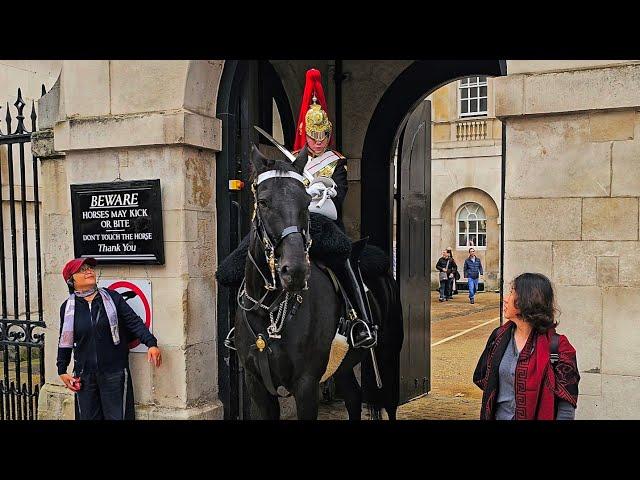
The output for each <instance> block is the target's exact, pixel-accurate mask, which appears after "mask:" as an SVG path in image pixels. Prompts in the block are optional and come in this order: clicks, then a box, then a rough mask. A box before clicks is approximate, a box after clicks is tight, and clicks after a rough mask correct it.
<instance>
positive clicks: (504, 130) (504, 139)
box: [500, 119, 507, 325]
mask: <svg viewBox="0 0 640 480" xmlns="http://www.w3.org/2000/svg"><path fill="white" fill-rule="evenodd" d="M506 168H507V123H506V119H505V121H503V122H502V169H501V170H502V176H501V177H502V178H501V193H502V195H501V197H502V198H501V199H500V325H502V323H503V322H504V318H503V313H502V298H503V296H504V197H505V185H506V177H507V172H506Z"/></svg>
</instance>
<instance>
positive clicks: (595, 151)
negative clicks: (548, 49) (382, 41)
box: [495, 61, 640, 419]
mask: <svg viewBox="0 0 640 480" xmlns="http://www.w3.org/2000/svg"><path fill="white" fill-rule="evenodd" d="M508 71H509V75H508V76H507V77H502V78H498V79H495V88H496V116H497V117H499V118H500V119H501V120H502V121H503V122H504V125H505V128H506V129H507V130H506V138H507V145H506V199H505V211H504V212H503V216H504V221H505V231H504V235H505V238H504V240H505V258H504V262H505V264H504V265H505V271H504V274H505V278H504V282H505V284H507V282H509V281H510V280H511V279H512V278H513V277H514V276H515V275H517V274H519V273H521V272H524V271H529V272H541V273H544V274H545V275H547V276H549V277H550V278H551V279H552V281H553V283H554V286H555V291H556V294H557V301H558V307H559V310H560V313H561V314H560V316H559V317H558V320H559V321H560V325H559V327H558V331H559V333H562V334H566V335H567V336H568V338H569V340H570V342H571V343H572V344H573V345H574V347H575V348H576V350H577V358H578V367H579V370H580V375H581V377H582V380H581V382H580V398H579V401H578V410H577V418H582V419H586V418H589V419H605V418H606V419H622V418H638V417H640V404H638V402H637V401H634V399H637V398H639V397H640V328H639V327H640V323H639V322H640V277H639V276H638V274H637V272H638V269H639V268H640V257H639V256H638V254H637V250H638V248H640V241H639V236H638V235H639V232H638V228H639V219H638V214H639V213H638V212H639V197H640V160H639V159H640V115H639V114H638V109H640V64H639V63H638V62H637V61H598V62H591V61H575V62H574V61H549V62H544V61H540V62H524V61H518V62H509V67H508ZM534 72H535V74H534Z"/></svg>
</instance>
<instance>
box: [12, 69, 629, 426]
mask: <svg viewBox="0 0 640 480" xmlns="http://www.w3.org/2000/svg"><path fill="white" fill-rule="evenodd" d="M496 64H497V62H496ZM271 65H272V66H273V68H274V69H275V71H276V72H277V74H278V76H279V78H280V80H281V82H282V85H283V89H284V91H285V93H286V97H287V98H288V100H289V103H290V108H291V112H297V111H298V109H299V104H298V102H299V99H300V97H301V91H302V86H303V82H304V72H305V71H306V69H307V68H310V67H312V66H313V67H316V68H319V69H320V70H321V72H322V74H323V78H324V79H326V80H327V92H328V93H327V97H328V98H329V110H330V115H332V117H334V116H335V112H336V105H338V106H339V110H340V112H341V116H340V119H339V121H338V119H336V118H335V117H334V118H332V121H334V124H336V125H337V126H339V128H340V136H341V139H340V141H341V150H342V153H343V154H345V156H346V157H347V158H348V174H349V182H350V184H349V194H348V197H347V199H346V202H345V211H344V216H345V224H346V226H347V231H348V233H349V234H350V235H351V237H352V238H357V237H359V236H360V235H361V234H371V235H372V238H374V239H376V241H380V243H381V244H384V243H385V242H388V240H387V239H386V238H383V237H384V235H382V236H381V234H380V232H381V231H383V230H384V229H383V227H384V226H383V227H380V228H381V229H382V230H376V228H377V227H375V225H374V224H373V223H372V218H374V217H376V216H377V217H384V216H385V215H388V211H385V209H384V208H382V207H381V205H382V206H384V205H387V206H388V205H389V203H388V202H392V200H391V199H390V195H389V196H387V195H386V193H385V192H387V193H388V192H389V188H390V187H389V185H391V184H392V182H388V183H386V184H384V182H379V183H376V179H377V178H379V176H381V175H384V176H385V178H386V179H387V180H388V178H389V176H388V173H389V168H388V167H389V164H390V163H392V162H391V156H392V152H393V147H394V145H393V135H394V132H397V131H398V130H399V129H400V127H401V125H402V123H403V122H404V121H406V118H407V116H408V114H409V113H410V112H411V111H412V110H413V109H414V108H415V106H416V105H417V104H418V103H419V102H421V101H423V100H424V98H426V97H427V96H428V95H430V94H432V96H431V101H432V106H433V111H432V120H433V123H432V128H433V143H432V147H433V151H432V160H433V163H432V168H431V172H432V185H433V186H434V188H433V195H432V199H431V205H430V218H431V221H430V222H429V223H430V225H431V232H434V235H433V236H431V238H432V239H433V238H436V239H439V240H438V242H437V245H435V240H432V245H430V246H429V248H430V255H429V256H428V258H429V259H430V260H431V261H432V262H431V265H430V266H429V267H425V268H426V275H427V278H428V277H429V275H431V270H432V268H433V264H435V260H437V255H438V253H439V251H440V250H441V249H442V248H443V247H447V246H455V245H457V244H458V242H456V240H459V238H460V235H467V238H469V235H470V234H474V235H475V236H474V237H473V238H474V239H476V240H475V241H477V242H478V243H480V242H481V241H482V240H481V239H480V238H479V237H480V236H481V234H482V233H484V232H482V231H481V227H480V226H479V225H478V224H475V225H474V227H473V228H474V229H475V230H474V231H471V230H470V229H471V224H470V222H471V221H472V220H479V217H478V214H479V213H480V214H481V213H482V212H481V211H480V210H478V209H477V208H476V207H475V206H474V205H480V206H481V207H482V210H484V217H486V219H485V220H480V221H486V222H487V223H486V243H487V250H486V251H485V253H483V252H482V251H481V252H480V254H481V255H486V257H484V258H483V260H484V262H485V265H487V270H489V268H488V267H489V265H492V267H491V268H492V269H493V268H494V267H493V266H494V265H496V264H497V265H499V259H498V258H495V260H492V258H491V256H490V255H491V254H490V252H491V251H492V250H491V249H492V248H494V247H493V246H495V245H499V244H500V239H499V222H500V219H501V218H503V221H504V249H505V255H504V258H503V261H504V278H503V279H502V280H503V284H506V283H507V282H509V281H510V279H512V278H513V277H514V276H515V275H517V274H518V273H520V272H523V271H538V272H542V273H545V274H546V275H548V276H549V277H550V278H551V279H552V280H553V282H554V285H555V287H556V290H557V296H558V307H559V310H560V312H561V315H560V317H559V319H560V327H559V331H560V332H561V333H566V334H567V335H568V336H569V338H570V340H571V342H572V343H573V344H574V346H575V347H576V349H577V352H578V366H579V370H580V375H581V376H582V381H581V384H580V386H581V390H580V399H579V402H578V412H577V418H583V419H586V418H596V419H600V418H602V419H604V418H606V419H618V418H639V417H640V407H639V406H638V404H637V402H634V401H632V400H633V399H635V398H638V397H639V396H640V354H639V353H638V352H640V334H638V333H637V332H640V329H639V328H638V319H639V318H640V315H639V312H640V282H639V281H638V280H637V275H635V272H636V270H637V268H636V267H637V264H638V260H637V256H636V255H634V253H633V252H634V251H635V250H636V248H637V247H638V246H639V244H640V237H639V234H640V231H639V229H640V214H639V210H640V208H639V202H640V193H639V192H640V165H639V164H638V161H637V158H638V156H639V154H640V142H639V139H640V116H639V115H638V113H637V111H638V110H639V109H640V93H638V92H640V62H638V61H620V60H618V61H508V62H506V67H507V68H506V76H503V77H500V78H493V79H490V78H489V79H488V80H487V115H486V117H484V116H483V117H481V118H473V119H469V118H466V117H464V118H460V114H461V113H462V107H461V103H462V102H461V101H460V100H461V99H460V98H458V95H460V96H461V90H462V85H461V84H460V83H459V82H458V80H460V79H463V78H468V77H470V76H476V77H478V76H487V77H492V76H496V75H500V73H499V72H498V68H497V67H496V68H495V69H492V68H484V67H483V65H484V64H481V62H476V63H474V62H473V61H472V62H466V63H464V65H463V64H462V63H461V62H448V63H447V62H444V61H432V62H428V61H420V62H413V61H408V60H390V61H375V62H374V61H355V60H349V61H343V62H342V63H341V64H340V65H337V64H336V63H335V62H328V61H313V60H299V61H282V60H281V61H274V62H271ZM225 67H226V62H224V61H222V60H211V61H122V60H114V61H108V60H99V61H63V62H60V66H59V68H60V72H59V73H60V75H59V76H57V77H56V83H55V85H53V86H52V88H50V89H48V90H49V91H48V93H47V94H46V95H45V96H44V97H43V98H42V99H40V101H39V105H38V110H39V122H40V123H39V129H40V131H39V132H38V133H36V134H35V135H34V136H33V151H34V153H35V154H36V155H37V156H38V157H39V158H40V162H41V180H40V191H41V195H40V199H41V209H40V212H41V218H42V239H41V240H42V248H43V251H42V258H43V285H42V286H43V301H44V314H45V319H46V323H47V327H46V330H45V334H46V338H47V339H48V340H47V342H46V346H45V348H46V355H45V358H46V359H47V362H48V363H47V369H46V378H45V385H44V388H43V390H42V392H41V393H40V397H39V418H72V417H73V397H72V396H71V395H70V394H69V392H68V391H66V390H65V389H64V387H63V386H62V384H61V382H60V381H59V379H58V377H57V374H56V371H55V368H54V366H53V365H54V364H53V359H54V358H55V356H56V342H55V341H54V340H53V339H57V337H58V332H59V327H60V325H59V306H60V304H61V303H62V301H63V300H64V299H65V298H66V295H67V291H66V287H65V285H64V282H63V281H62V280H61V276H60V271H61V269H62V267H63V265H64V263H65V262H66V261H67V260H68V259H69V258H71V257H72V256H73V235H72V219H71V205H70V195H69V185H70V184H77V183H90V182H111V181H113V180H114V179H121V180H135V179H150V178H160V179H161V182H162V209H163V218H164V233H165V238H164V245H165V254H166V262H165V264H164V265H147V266H136V265H122V266H103V267H101V268H100V269H99V274H100V275H101V277H102V278H129V279H135V278H139V279H149V280H150V281H151V282H152V284H153V292H154V293H153V309H154V312H156V314H155V318H154V334H155V335H156V336H157V337H158V339H159V342H160V347H161V348H162V350H163V356H164V360H165V363H164V364H163V366H162V367H161V369H159V370H154V369H152V367H150V366H149V364H148V363H146V358H144V356H143V355H142V354H132V359H131V366H132V371H133V375H134V381H135V394H136V400H137V416H138V418H142V419H162V418H185V419H205V418H206V419H214V418H223V417H224V406H223V401H222V400H221V398H222V397H223V394H224V392H223V391H222V390H221V381H220V380H221V379H219V378H218V375H219V371H220V368H221V365H220V364H221V363H223V362H224V360H223V359H222V356H221V355H220V354H219V353H220V352H219V348H220V346H219V345H220V340H221V339H220V338H219V329H218V326H219V323H220V322H221V321H222V320H223V319H222V318H220V317H219V314H218V307H219V302H220V300H219V296H218V286H217V285H216V282H215V279H214V272H215V269H216V266H217V264H218V261H219V248H218V237H219V236H220V235H222V234H223V233H224V232H223V231H222V230H221V229H219V228H217V227H216V225H217V221H218V218H217V217H218V215H220V214H221V213H220V211H219V210H218V209H217V208H216V201H217V200H218V199H219V198H221V197H222V196H223V195H227V194H228V192H227V191H226V190H225V189H224V188H223V187H221V186H220V184H219V183H217V181H216V180H217V175H218V167H219V165H218V161H219V159H220V158H221V155H222V154H223V153H224V150H225V149H227V148H229V145H228V144H226V143H223V141H222V138H223V135H222V133H223V124H224V123H225V122H229V121H230V120H229V118H230V117H229V114H230V112H222V113H221V112H219V111H218V109H217V106H218V102H219V101H220V98H221V97H220V95H221V93H222V92H221V89H223V88H224V81H223V76H224V73H225ZM56 69H57V67H56V68H55V69H54V68H52V71H53V70H56ZM33 70H38V69H33ZM45 70H47V68H44V69H43V71H45ZM337 70H338V73H339V75H334V74H335V73H336V71H337ZM44 75H45V77H46V78H49V77H47V74H44ZM334 77H339V81H336V82H334V81H331V80H333V79H334ZM0 78H1V77H0ZM25 81H28V80H25ZM452 81H455V82H454V83H450V82H452ZM38 82H40V79H39V80H38ZM420 82H422V83H423V85H424V88H423V90H422V91H419V87H417V86H415V85H418V84H420ZM447 83H448V84H449V86H447V87H445V88H443V89H441V91H438V92H436V88H437V87H440V86H441V85H444V84H447ZM478 83H480V82H478ZM221 85H222V87H221ZM481 86H483V85H477V87H478V88H480V87H481ZM38 87H39V85H38ZM468 87H469V88H471V86H469V85H468ZM492 89H493V94H492V93H491V90H492ZM25 90H26V87H25ZM30 91H31V90H30ZM159 92H162V94H159ZM468 93H470V92H468ZM37 94H38V93H37V89H35V93H30V95H33V96H35V95H37ZM454 96H455V98H454ZM480 97H481V95H478V97H477V98H478V100H480ZM494 97H495V102H493V98H494ZM269 101H271V100H269ZM468 103H469V107H470V104H471V102H470V101H469V102H468ZM492 103H493V104H492ZM394 106H395V108H393V107H394ZM458 109H460V111H458ZM441 112H442V113H441ZM280 113H281V114H282V112H280ZM466 113H469V112H466ZM475 117H478V116H477V115H476V116H475ZM495 119H497V120H495ZM498 120H499V122H501V123H502V128H504V129H505V137H506V143H505V151H506V169H505V171H504V172H502V173H504V175H505V208H504V212H501V211H500V204H501V198H500V192H499V190H498V191H496V190H495V188H496V187H495V185H496V183H497V182H496V181H495V178H496V177H499V176H500V175H501V170H500V162H499V161H498V160H499V158H500V148H501V145H500V137H501V134H500V123H499V122H498ZM470 122H476V123H475V124H471V123H470ZM276 123H277V122H276ZM469 132H471V133H469ZM478 132H479V133H478ZM478 135H480V136H484V138H473V137H475V136H478ZM466 136H472V138H465V137H466ZM387 138H391V140H389V141H387V140H386V139H387ZM383 140H384V141H383ZM385 142H386V143H385ZM461 142H462V143H461ZM381 145H382V147H384V148H382V149H381V148H380V146H381ZM463 145H464V146H463ZM372 152H373V153H372ZM376 152H377V153H376ZM375 155H382V156H384V155H386V157H387V160H386V161H387V163H386V166H385V164H383V163H380V164H379V163H376V162H377V160H376V158H377V157H376V156H375ZM470 165H473V166H472V167H470ZM485 167H486V168H485ZM385 168H386V169H387V170H385ZM2 178H3V179H4V178H6V177H5V176H4V174H3V177H2ZM380 178H382V177H380ZM490 185H493V186H490ZM440 186H441V187H440ZM436 187H437V188H436ZM374 190H376V191H374ZM379 192H382V193H381V194H379V195H378V193H379ZM3 198H6V197H3ZM385 202H387V203H385ZM3 207H4V205H3ZM470 207H473V208H470ZM387 210H390V209H388V208H387ZM472 214H473V215H475V217H474V218H472ZM460 215H465V216H466V218H462V219H461V220H459V219H460ZM385 218H386V217H385ZM454 220H455V222H456V223H454ZM459 221H466V222H467V224H466V225H465V228H466V229H467V231H466V232H460V228H459V224H458V223H457V222H459ZM492 222H495V223H493V224H492ZM391 224H392V220H391V219H390V220H389V222H388V225H389V227H388V229H390V226H391ZM372 225H373V226H372ZM454 226H455V229H454ZM374 227H375V228H374ZM384 228H387V227H384ZM438 230H439V234H438V235H435V231H438ZM384 231H387V230H384ZM5 233H6V232H5ZM427 238H429V237H427ZM465 242H466V239H465ZM492 245H493V246H492ZM495 248H497V247H495ZM461 255H462V254H461ZM461 258H462V256H460V259H461ZM495 268H496V270H491V271H499V267H495ZM427 281H428V280H427ZM496 281H497V279H496ZM487 282H489V275H487Z"/></svg>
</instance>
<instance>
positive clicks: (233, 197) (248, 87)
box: [216, 60, 294, 420]
mask: <svg viewBox="0 0 640 480" xmlns="http://www.w3.org/2000/svg"><path fill="white" fill-rule="evenodd" d="M274 103H275V104H276V106H277V109H278V114H279V116H280V123H281V125H282V129H283V135H284V137H285V142H287V143H290V142H291V141H292V139H293V136H294V123H293V116H292V114H291V107H290V105H289V101H288V99H287V97H286V93H285V90H284V88H283V86H282V83H281V81H280V78H279V77H278V76H277V73H276V71H275V70H274V68H273V66H271V65H270V63H269V62H268V61H265V60H261V61H257V60H244V61H234V60H229V61H226V62H225V67H224V71H223V75H222V80H221V83H220V92H219V95H218V105H217V113H216V115H217V117H218V118H220V119H221V120H222V151H221V152H220V153H219V154H218V156H217V159H216V161H217V164H216V188H217V195H216V210H217V232H218V259H219V261H220V260H222V259H224V258H225V257H226V256H227V255H229V253H231V252H232V251H233V250H234V249H235V248H236V247H237V246H238V244H239V243H240V242H241V241H242V239H243V238H244V237H245V235H247V233H248V232H249V229H250V221H251V214H252V208H253V195H252V193H251V188H250V184H249V171H250V169H249V163H250V153H251V145H252V143H258V141H259V140H260V141H261V142H264V141H265V140H264V139H262V138H259V136H258V132H257V131H256V130H255V129H254V128H253V126H254V125H258V126H260V127H262V128H263V129H265V130H266V131H267V132H272V130H273V128H272V121H273V120H272V117H273V104H274ZM234 179H237V180H242V181H244V188H242V189H241V190H231V189H230V185H229V180H234ZM236 293H237V292H236V291H235V290H233V289H229V288H226V287H223V286H220V285H219V288H218V310H217V314H218V315H217V320H218V329H217V331H218V387H219V398H220V400H221V401H222V403H223V405H224V416H225V419H232V420H236V419H240V420H242V419H246V418H248V413H249V409H248V407H249V405H248V397H247V394H246V389H245V388H244V372H243V371H242V368H241V366H240V365H239V362H238V358H237V355H236V354H235V352H234V351H231V350H229V349H227V348H226V347H225V346H224V344H223V341H224V339H225V338H226V336H227V334H228V333H229V330H230V329H231V328H232V327H233V324H234V322H235V312H236Z"/></svg>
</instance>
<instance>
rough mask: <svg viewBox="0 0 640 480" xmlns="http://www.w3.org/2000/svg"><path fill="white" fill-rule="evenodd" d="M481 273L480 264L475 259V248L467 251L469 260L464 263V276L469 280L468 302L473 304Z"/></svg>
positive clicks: (478, 260) (482, 273) (476, 258)
mask: <svg viewBox="0 0 640 480" xmlns="http://www.w3.org/2000/svg"><path fill="white" fill-rule="evenodd" d="M480 275H484V272H483V271H482V262H481V261H480V259H479V258H478V257H476V250H475V248H473V247H471V248H470V249H469V258H467V259H466V260H465V261H464V276H465V278H468V279H469V302H470V303H474V297H475V295H476V292H477V291H478V280H479V279H480Z"/></svg>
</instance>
